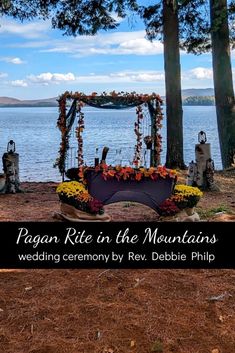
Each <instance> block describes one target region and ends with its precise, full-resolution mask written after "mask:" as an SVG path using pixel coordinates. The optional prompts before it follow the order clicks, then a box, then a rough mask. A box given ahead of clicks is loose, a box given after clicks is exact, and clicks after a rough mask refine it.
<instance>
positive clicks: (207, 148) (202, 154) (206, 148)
mask: <svg viewBox="0 0 235 353" xmlns="http://www.w3.org/2000/svg"><path fill="white" fill-rule="evenodd" d="M195 156H196V164H197V177H196V183H197V186H198V187H203V188H206V187H207V181H206V169H207V161H208V160H209V159H210V160H211V145H210V143H199V144H196V145H195Z"/></svg>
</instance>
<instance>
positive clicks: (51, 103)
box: [0, 97, 58, 107]
mask: <svg viewBox="0 0 235 353" xmlns="http://www.w3.org/2000/svg"><path fill="white" fill-rule="evenodd" d="M57 105H58V102H57V97H53V98H46V99H33V100H20V99H16V98H11V97H0V107H57Z"/></svg>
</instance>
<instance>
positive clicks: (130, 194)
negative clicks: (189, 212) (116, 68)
mask: <svg viewBox="0 0 235 353" xmlns="http://www.w3.org/2000/svg"><path fill="white" fill-rule="evenodd" d="M58 102H59V118H58V121H57V126H58V128H59V129H60V131H61V144H60V150H59V157H58V159H57V160H56V163H55V166H57V167H58V168H59V171H60V173H61V175H62V178H63V180H64V177H65V175H67V176H69V175H68V170H66V159H67V158H68V151H69V142H70V135H71V128H72V126H73V125H74V124H75V121H76V118H77V126H76V129H75V131H76V138H77V143H78V149H77V166H76V168H72V169H75V170H76V173H75V177H74V179H77V180H81V179H82V178H84V175H86V177H85V179H86V180H85V181H86V184H87V186H88V190H89V193H90V194H91V195H92V196H94V197H96V198H97V199H99V200H100V201H102V202H103V204H109V203H114V202H119V201H134V202H139V203H142V204H145V205H147V206H149V207H151V208H152V209H154V210H156V211H159V205H160V204H161V203H162V202H163V201H164V200H166V199H167V198H168V197H169V196H170V195H171V193H172V190H173V188H174V185H175V182H176V173H175V172H174V171H172V170H167V169H166V168H165V167H162V166H160V154H161V151H162V149H161V148H162V137H161V135H160V128H161V126H162V119H163V113H162V99H161V98H160V96H159V95H157V94H155V93H152V94H137V93H135V92H131V93H125V92H119V93H116V92H115V91H113V92H111V93H110V94H107V93H105V92H103V93H102V94H101V95H98V94H97V93H95V92H94V93H92V94H90V95H85V94H83V93H80V92H75V93H72V92H65V93H63V94H62V95H61V96H60V97H59V99H58ZM85 105H88V106H91V107H94V108H99V109H110V110H112V109H118V110H123V109H128V108H134V107H135V108H136V122H135V124H134V132H135V134H136V145H135V153H134V157H133V164H134V168H131V167H130V166H127V167H121V166H114V167H112V166H107V165H106V164H105V163H103V164H102V163H101V164H100V165H98V166H96V167H95V166H91V167H87V166H84V158H83V130H84V128H85V119H84V118H85V113H84V111H83V107H84V106H85ZM143 109H147V111H148V115H149V118H150V127H151V129H150V134H148V135H147V136H143V132H142V130H141V124H142V121H143V119H144V113H143ZM143 142H145V143H146V147H147V149H148V150H149V152H150V166H149V168H148V169H147V168H143V166H141V153H142V145H143ZM70 175H71V174H70ZM107 181H110V182H107Z"/></svg>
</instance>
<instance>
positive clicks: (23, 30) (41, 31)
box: [0, 19, 51, 39]
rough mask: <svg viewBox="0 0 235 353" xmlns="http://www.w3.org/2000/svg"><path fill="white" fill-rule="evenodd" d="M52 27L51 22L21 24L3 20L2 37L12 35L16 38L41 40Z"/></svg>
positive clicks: (0, 30) (0, 29)
mask: <svg viewBox="0 0 235 353" xmlns="http://www.w3.org/2000/svg"><path fill="white" fill-rule="evenodd" d="M50 27H51V24H50V22H49V21H34V22H29V23H20V22H17V21H13V20H6V19H1V27H0V35H1V34H7V35H8V34H10V35H15V36H16V37H23V38H28V39H30V38H31V39H33V38H34V39H35V38H41V37H42V35H45V34H46V31H47V30H48V29H49V28H50Z"/></svg>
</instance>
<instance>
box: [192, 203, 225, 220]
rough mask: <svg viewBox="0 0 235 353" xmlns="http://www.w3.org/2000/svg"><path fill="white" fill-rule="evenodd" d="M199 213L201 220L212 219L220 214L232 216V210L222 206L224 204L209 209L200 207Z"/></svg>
mask: <svg viewBox="0 0 235 353" xmlns="http://www.w3.org/2000/svg"><path fill="white" fill-rule="evenodd" d="M197 212H198V214H199V216H200V218H202V219H208V218H212V217H213V216H215V214H216V213H219V212H224V213H227V214H232V210H231V209H230V208H229V207H228V206H226V205H222V204H221V205H218V206H217V207H212V208H209V209H205V208H201V207H198V208H197Z"/></svg>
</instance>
